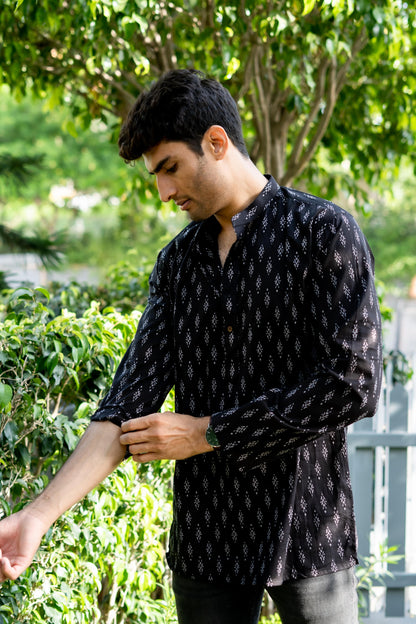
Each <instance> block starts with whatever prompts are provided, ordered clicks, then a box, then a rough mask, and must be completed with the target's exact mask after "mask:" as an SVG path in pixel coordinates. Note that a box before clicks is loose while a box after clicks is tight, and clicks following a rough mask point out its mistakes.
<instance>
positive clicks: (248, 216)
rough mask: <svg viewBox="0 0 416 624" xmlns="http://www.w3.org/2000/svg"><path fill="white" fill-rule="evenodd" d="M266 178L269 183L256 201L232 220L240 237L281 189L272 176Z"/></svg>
mask: <svg viewBox="0 0 416 624" xmlns="http://www.w3.org/2000/svg"><path fill="white" fill-rule="evenodd" d="M265 178H266V179H267V183H266V186H265V187H264V188H263V190H262V191H261V193H259V195H257V197H256V199H255V200H254V201H253V202H252V203H251V204H250V205H249V206H247V208H244V210H242V211H241V212H238V213H237V214H236V215H234V216H233V218H232V219H231V221H232V224H233V227H234V230H235V233H236V234H237V236H238V237H239V236H241V234H242V233H243V231H244V229H245V228H246V227H247V225H248V224H249V223H252V222H253V221H254V220H255V219H257V218H258V217H260V216H262V214H263V213H264V210H265V208H266V206H268V205H269V203H270V199H271V198H272V197H275V196H276V194H277V193H278V191H279V188H280V187H279V185H278V184H277V182H276V180H275V179H274V178H273V177H272V176H270V175H266V176H265Z"/></svg>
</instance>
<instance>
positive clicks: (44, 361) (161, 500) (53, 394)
mask: <svg viewBox="0 0 416 624" xmlns="http://www.w3.org/2000/svg"><path fill="white" fill-rule="evenodd" d="M50 301H51V298H50V295H49V293H48V291H46V290H45V289H43V288H38V289H35V290H30V289H24V288H20V289H18V290H16V291H13V292H12V293H11V294H10V297H9V301H8V305H7V306H3V308H4V310H3V320H2V322H1V324H0V414H1V420H0V458H1V459H0V483H1V495H0V505H1V509H2V511H3V513H4V514H6V515H7V514H9V513H11V512H12V511H17V510H18V509H20V508H21V507H22V506H24V505H25V504H26V503H27V502H28V501H29V500H31V499H32V498H33V497H34V496H36V495H37V494H38V493H39V492H40V491H41V490H42V489H43V488H44V486H45V485H46V484H47V482H48V481H49V479H50V478H51V477H52V476H53V475H54V474H55V473H56V471H57V470H58V469H59V468H60V466H61V465H62V463H63V462H64V461H65V459H66V457H67V456H68V454H69V453H70V452H71V451H72V450H73V448H74V447H75V445H76V443H77V440H78V438H79V436H80V435H81V434H82V432H83V431H84V429H85V427H86V425H87V424H88V422H89V416H90V415H91V413H92V412H93V411H94V409H95V408H96V406H97V403H98V401H99V399H100V398H101V397H102V396H103V393H104V392H105V391H106V389H107V388H108V387H109V385H110V383H111V379H112V377H113V373H114V368H115V366H116V365H117V363H118V362H119V360H120V358H121V356H122V355H123V353H124V352H125V349H126V347H127V345H128V343H129V342H130V341H131V339H132V337H133V335H134V332H135V329H136V325H137V321H138V318H139V316H140V313H139V312H137V311H136V312H132V313H131V314H129V315H122V314H120V313H118V312H116V311H115V310H114V309H107V310H104V311H103V312H101V311H100V310H99V307H98V304H97V303H94V302H92V303H91V305H90V307H89V308H88V309H87V310H85V312H84V313H83V314H79V315H78V316H77V315H76V314H75V313H73V312H69V311H68V310H62V313H61V314H59V315H55V314H54V312H53V311H52V310H51V309H50V307H49V303H50ZM97 443H99V440H97ZM136 472H137V470H136V467H135V464H134V462H132V461H131V460H127V461H125V462H124V463H123V464H122V465H121V466H120V467H119V468H118V469H117V470H116V471H115V472H114V473H113V474H112V475H111V476H110V477H109V478H108V479H107V480H106V481H105V482H103V484H101V485H100V486H99V487H98V488H96V489H95V490H94V491H93V492H92V493H91V494H90V495H89V496H87V497H86V498H85V499H84V500H83V501H82V502H81V503H80V504H78V505H76V506H75V507H74V508H72V509H71V510H70V511H69V512H68V513H66V514H65V515H64V516H63V517H62V518H61V519H60V520H58V521H57V523H56V524H55V525H54V527H53V528H52V529H51V531H49V533H48V534H47V536H46V538H45V539H44V540H43V542H42V546H41V548H40V550H39V551H38V554H37V556H36V559H35V562H34V563H33V565H32V566H31V567H30V568H29V569H28V570H27V571H26V573H25V574H24V575H22V577H21V578H20V579H19V580H18V581H17V582H15V583H11V582H6V583H4V584H3V585H2V586H1V588H0V623H1V624H11V623H12V622H18V623H19V624H29V623H30V624H35V623H42V624H44V623H48V624H54V623H58V622H59V623H65V624H75V623H76V624H84V623H85V624H87V623H88V624H90V623H94V622H97V623H98V622H100V623H104V622H106V623H107V622H108V623H110V622H111V623H113V624H116V623H120V624H121V622H123V623H129V622H131V623H132V624H133V622H135V623H136V622H155V623H157V622H160V623H162V622H163V623H169V622H174V621H175V620H174V619H173V618H174V616H173V602H172V595H171V591H170V589H169V585H168V582H167V578H166V573H165V569H164V544H165V541H166V535H167V530H168V526H169V524H170V513H171V512H170V497H171V494H170V477H171V464H170V463H169V462H158V463H155V464H153V465H151V466H150V467H143V468H141V469H140V474H139V475H137V474H136ZM138 477H139V478H138Z"/></svg>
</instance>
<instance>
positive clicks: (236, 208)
mask: <svg viewBox="0 0 416 624" xmlns="http://www.w3.org/2000/svg"><path fill="white" fill-rule="evenodd" d="M229 179H230V182H229V185H228V188H229V193H228V202H227V204H226V206H225V208H224V209H223V210H221V211H219V212H218V213H217V214H216V215H215V216H216V218H217V219H218V221H219V223H220V225H221V227H222V229H223V231H228V232H229V233H230V234H231V231H234V228H233V225H232V221H231V219H232V218H233V216H234V215H236V214H238V213H239V212H241V211H242V210H245V209H246V208H247V207H248V206H249V205H250V204H251V203H252V202H253V201H254V200H255V199H256V197H257V196H258V195H259V193H261V191H262V190H263V189H264V187H265V185H266V183H267V180H266V178H265V177H264V175H263V174H262V173H261V172H260V171H259V170H258V169H257V167H256V166H255V165H254V163H253V162H252V161H251V160H249V159H248V158H244V157H243V156H241V157H240V158H238V159H235V162H234V163H233V166H231V167H230V175H229Z"/></svg>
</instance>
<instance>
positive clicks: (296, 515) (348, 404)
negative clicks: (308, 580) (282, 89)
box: [93, 178, 382, 585]
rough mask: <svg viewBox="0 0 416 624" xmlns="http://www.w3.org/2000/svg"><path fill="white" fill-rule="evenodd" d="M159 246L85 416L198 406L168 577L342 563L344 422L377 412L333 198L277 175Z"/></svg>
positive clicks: (367, 292)
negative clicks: (224, 236)
mask: <svg viewBox="0 0 416 624" xmlns="http://www.w3.org/2000/svg"><path fill="white" fill-rule="evenodd" d="M233 225H234V229H235V232H236V234H237V240H236V242H235V244H234V245H233V246H232V248H231V250H230V252H229V255H228V257H227V259H226V262H225V265H224V267H222V266H221V263H220V259H219V255H218V244H217V237H218V232H219V229H220V226H219V224H218V221H217V220H216V218H215V217H211V218H209V219H207V220H205V221H203V222H200V223H191V224H190V225H189V226H187V227H186V228H185V229H184V230H183V231H182V232H181V233H180V234H179V235H178V236H177V237H176V238H175V239H173V241H171V242H170V244H169V245H167V247H165V248H164V249H163V250H162V251H161V253H160V254H159V257H158V260H157V263H156V265H155V268H154V270H153V273H152V276H151V279H150V297H149V301H148V305H147V307H146V310H145V311H144V313H143V315H142V317H141V319H140V322H139V326H138V330H137V334H136V336H135V338H134V340H133V342H132V344H131V345H130V347H129V349H128V351H127V353H126V355H125V357H124V359H123V360H122V362H121V364H120V366H119V368H118V370H117V372H116V375H115V378H114V383H113V386H112V388H111V390H110V391H109V393H108V394H107V396H106V397H105V399H104V400H103V402H102V404H101V406H100V407H99V409H98V411H97V412H96V414H95V415H94V416H93V420H106V419H108V420H111V421H112V422H114V423H116V424H118V425H120V424H121V423H122V422H123V421H124V420H127V419H129V418H135V417H138V416H143V415H145V414H149V413H152V412H155V411H158V410H159V409H160V407H161V405H162V403H163V401H164V399H165V397H166V394H167V393H168V391H169V390H170V389H171V388H172V387H173V386H175V395H176V407H175V409H176V411H177V412H179V413H186V414H192V415H194V416H206V415H209V416H211V425H212V427H213V429H214V431H215V433H216V435H217V437H218V440H219V442H220V445H221V446H220V449H219V450H217V451H215V452H211V453H205V454H202V455H198V456H195V457H191V458H190V459H186V460H182V461H177V462H176V468H175V478H174V506H173V524H172V528H171V534H170V544H169V552H168V562H169V565H170V567H171V568H172V569H173V570H174V571H175V572H177V573H178V574H181V575H183V576H186V577H189V578H193V579H201V580H208V581H213V582H227V583H240V584H258V583H261V584H265V585H278V584H281V583H282V582H283V581H285V580H288V579H297V578H302V577H310V576H313V575H319V574H325V573H328V572H332V571H337V570H340V569H343V568H347V567H350V566H353V565H355V563H356V561H357V559H356V530H355V522H354V512H353V503H352V495H351V485H350V478H349V471H348V459H347V448H346V438H345V427H346V426H347V425H348V424H350V423H352V422H353V421H355V420H357V419H359V418H363V417H365V416H372V415H373V413H374V412H375V409H376V404H377V399H378V395H379V392H380V384H381V363H382V352H381V342H380V316H379V310H378V303H377V297H376V293H375V289H374V283H373V258H372V254H371V251H370V250H369V247H368V245H367V243H366V241H365V239H364V237H363V235H362V233H361V231H360V229H359V227H358V225H357V224H356V222H355V221H354V219H353V218H352V217H351V215H349V214H348V213H347V212H345V211H344V210H342V209H341V208H339V207H337V206H335V205H334V204H332V203H330V202H328V201H324V200H321V199H318V198H316V197H313V196H311V195H308V194H305V193H301V192H297V191H294V190H290V189H286V188H283V187H279V186H278V184H277V183H276V182H275V180H274V179H273V178H269V179H268V181H267V183H266V185H265V188H264V189H263V191H262V193H260V195H259V196H258V197H257V199H256V200H255V201H254V202H253V203H252V204H251V205H250V206H249V207H248V208H246V209H245V210H243V211H242V212H240V213H238V214H237V215H236V216H235V217H233Z"/></svg>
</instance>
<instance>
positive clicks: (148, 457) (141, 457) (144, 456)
mask: <svg viewBox="0 0 416 624" xmlns="http://www.w3.org/2000/svg"><path fill="white" fill-rule="evenodd" d="M156 459H161V457H159V455H156V453H137V454H136V455H133V461H135V462H136V464H146V463H148V462H152V461H155V460H156Z"/></svg>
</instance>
